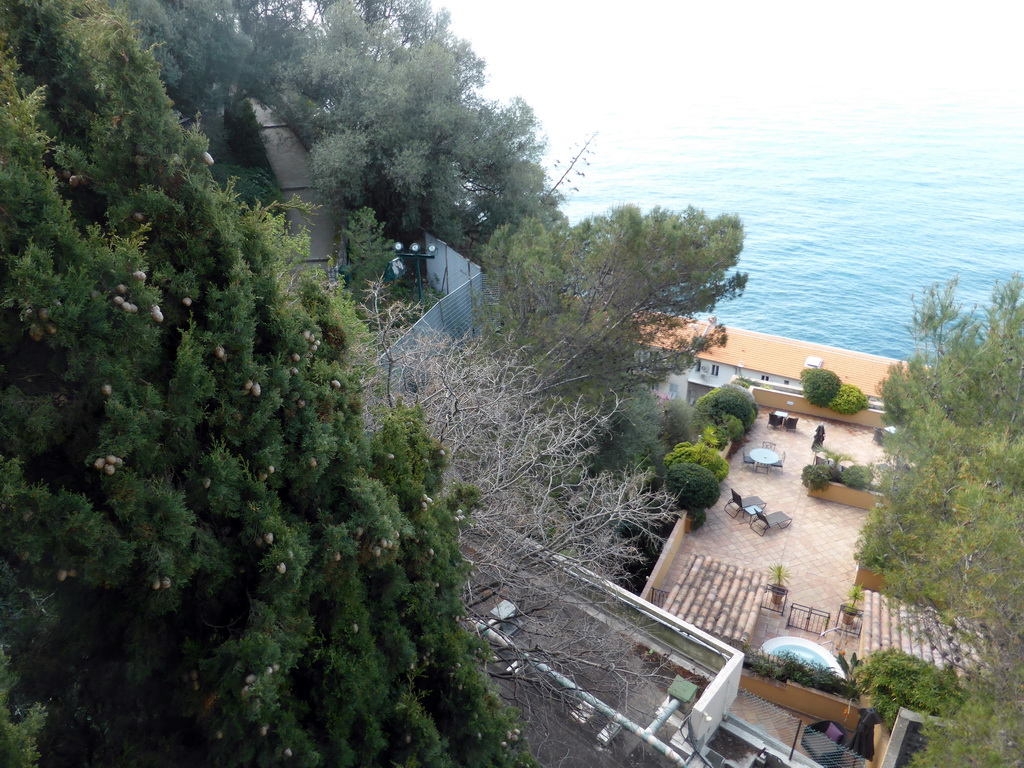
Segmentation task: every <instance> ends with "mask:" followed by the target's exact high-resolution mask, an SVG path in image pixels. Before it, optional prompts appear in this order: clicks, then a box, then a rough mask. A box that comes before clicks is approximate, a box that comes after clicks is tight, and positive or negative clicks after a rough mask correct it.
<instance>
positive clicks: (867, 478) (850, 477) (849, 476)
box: [841, 464, 875, 491]
mask: <svg viewBox="0 0 1024 768" xmlns="http://www.w3.org/2000/svg"><path fill="white" fill-rule="evenodd" d="M841 477H842V482H843V485H845V486H847V487H849V488H853V489H855V490H858V491H866V490H867V489H868V488H870V487H871V482H872V481H873V480H874V479H875V473H874V471H873V470H872V469H871V467H865V466H864V465H862V464H855V465H854V466H852V467H847V468H846V469H844V470H843V472H842V475H841Z"/></svg>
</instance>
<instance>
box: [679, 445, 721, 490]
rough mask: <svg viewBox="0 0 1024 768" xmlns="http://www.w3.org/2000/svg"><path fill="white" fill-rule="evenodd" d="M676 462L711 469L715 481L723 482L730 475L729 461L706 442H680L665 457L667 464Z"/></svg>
mask: <svg viewBox="0 0 1024 768" xmlns="http://www.w3.org/2000/svg"><path fill="white" fill-rule="evenodd" d="M674 464H698V465H700V466H702V467H704V468H705V469H708V470H710V471H711V473H712V474H713V475H714V477H715V482H718V483H720V482H722V481H723V480H725V478H726V477H727V476H728V475H729V462H728V461H726V460H725V459H723V458H722V457H721V456H719V455H718V451H716V450H715V449H714V448H713V447H712V446H711V445H708V443H706V442H699V443H680V444H679V445H677V446H676V447H675V448H673V449H672V453H670V454H668V455H667V456H666V457H665V466H666V467H671V466H673V465H674Z"/></svg>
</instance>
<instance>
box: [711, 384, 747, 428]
mask: <svg viewBox="0 0 1024 768" xmlns="http://www.w3.org/2000/svg"><path fill="white" fill-rule="evenodd" d="M697 411H698V413H702V414H704V415H705V416H706V417H707V418H708V419H710V420H711V421H712V422H713V423H715V424H719V425H723V426H724V425H725V424H726V417H728V416H733V417H735V418H737V419H739V420H740V422H741V423H742V424H743V427H744V428H745V429H750V427H752V426H754V422H755V421H757V405H756V404H755V403H754V398H753V396H752V395H751V394H750V392H748V391H747V390H745V389H742V388H740V387H732V386H725V387H718V388H716V389H713V390H711V391H710V392H708V393H707V394H706V395H704V396H703V397H701V398H700V399H699V400H697Z"/></svg>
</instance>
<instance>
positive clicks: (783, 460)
mask: <svg viewBox="0 0 1024 768" xmlns="http://www.w3.org/2000/svg"><path fill="white" fill-rule="evenodd" d="M785 463H786V452H785V451H783V452H782V455H781V456H780V457H779V460H778V461H776V462H775V463H774V464H769V465H768V466H769V467H778V468H779V469H782V465H783V464H785Z"/></svg>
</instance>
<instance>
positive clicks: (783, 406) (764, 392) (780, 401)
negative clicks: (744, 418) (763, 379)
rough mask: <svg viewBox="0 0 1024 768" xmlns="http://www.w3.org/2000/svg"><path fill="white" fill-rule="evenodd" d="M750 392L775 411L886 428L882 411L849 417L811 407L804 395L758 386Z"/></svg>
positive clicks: (756, 399)
mask: <svg viewBox="0 0 1024 768" xmlns="http://www.w3.org/2000/svg"><path fill="white" fill-rule="evenodd" d="M750 391H751V392H752V393H753V395H754V402H756V403H757V404H758V405H763V406H765V407H767V408H771V409H773V410H780V411H788V412H789V413H798V414H802V415H804V416H814V417H816V418H819V419H830V420H831V421H842V422H845V423H847V424H860V425H861V426H864V427H882V426H885V423H884V422H883V421H882V411H875V410H871V409H868V410H866V411H861V412H860V413H854V414H852V415H850V416H847V415H845V414H842V413H836V412H835V411H833V410H831V409H830V408H819V407H818V406H816V405H811V404H810V403H809V402H807V398H805V397H804V396H803V395H796V394H792V393H789V392H776V391H775V390H772V389H762V388H761V387H756V386H755V387H751V388H750Z"/></svg>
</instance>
